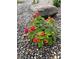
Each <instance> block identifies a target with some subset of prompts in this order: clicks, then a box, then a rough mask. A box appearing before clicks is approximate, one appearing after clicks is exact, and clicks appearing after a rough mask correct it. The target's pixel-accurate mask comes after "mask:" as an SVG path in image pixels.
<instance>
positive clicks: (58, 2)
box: [53, 0, 61, 7]
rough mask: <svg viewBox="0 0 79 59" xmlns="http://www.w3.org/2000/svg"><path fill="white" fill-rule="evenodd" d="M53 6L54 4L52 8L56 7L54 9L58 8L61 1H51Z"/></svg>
mask: <svg viewBox="0 0 79 59" xmlns="http://www.w3.org/2000/svg"><path fill="white" fill-rule="evenodd" d="M53 4H54V6H56V7H60V5H61V0H53Z"/></svg>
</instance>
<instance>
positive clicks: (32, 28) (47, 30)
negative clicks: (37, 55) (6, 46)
mask: <svg viewBox="0 0 79 59" xmlns="http://www.w3.org/2000/svg"><path fill="white" fill-rule="evenodd" d="M56 36H57V29H56V27H55V20H54V19H53V18H51V17H48V18H47V19H44V18H43V17H41V16H40V15H39V14H38V13H37V14H36V15H34V19H32V20H31V21H29V23H28V38H29V39H30V43H31V44H32V45H36V46H38V47H39V48H41V47H43V45H52V44H54V43H55V41H56Z"/></svg>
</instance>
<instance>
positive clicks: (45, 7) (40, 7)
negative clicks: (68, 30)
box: [31, 3, 58, 16]
mask: <svg viewBox="0 0 79 59" xmlns="http://www.w3.org/2000/svg"><path fill="white" fill-rule="evenodd" d="M31 10H32V11H33V12H35V11H39V12H40V15H41V16H51V15H55V14H57V13H58V9H57V7H55V6H53V5H51V4H45V3H44V4H43V3H42V4H41V3H39V4H34V5H32V6H31Z"/></svg>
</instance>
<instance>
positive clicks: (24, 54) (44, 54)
mask: <svg viewBox="0 0 79 59" xmlns="http://www.w3.org/2000/svg"><path fill="white" fill-rule="evenodd" d="M22 6H24V11H22V10H21V9H23V8H21V9H18V11H19V12H20V11H22V12H21V13H20V14H18V15H17V59H61V40H60V39H58V40H57V43H56V44H54V45H52V46H46V47H45V46H44V47H43V48H41V49H38V48H37V47H36V46H31V45H30V44H29V40H28V39H27V37H23V35H24V34H23V28H24V25H26V24H27V23H28V21H29V19H30V18H31V16H32V11H31V10H30V9H27V8H26V7H25V5H21V7H22ZM17 8H20V6H17ZM26 9H27V10H26ZM60 13H61V12H60V8H59V12H58V14H57V16H55V19H56V22H57V28H58V29H59V35H60V32H61V30H60V28H61V15H60ZM59 37H60V36H59Z"/></svg>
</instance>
